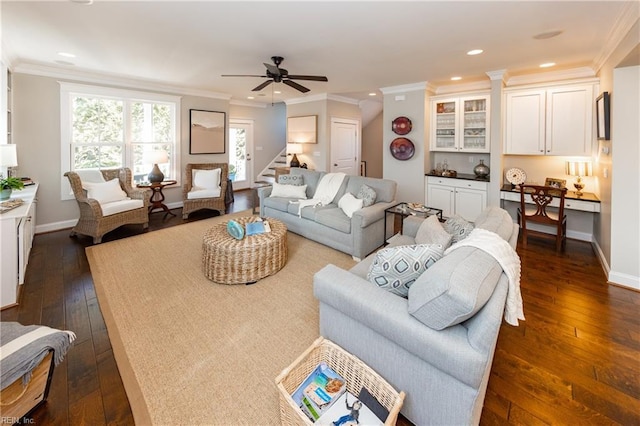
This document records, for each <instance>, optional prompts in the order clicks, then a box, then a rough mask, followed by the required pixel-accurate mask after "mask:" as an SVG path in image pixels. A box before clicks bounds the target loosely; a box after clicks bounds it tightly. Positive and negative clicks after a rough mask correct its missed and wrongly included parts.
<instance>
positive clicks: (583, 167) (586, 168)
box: [567, 161, 593, 197]
mask: <svg viewBox="0 0 640 426" xmlns="http://www.w3.org/2000/svg"><path fill="white" fill-rule="evenodd" d="M567 174H568V175H569V176H577V177H578V179H577V180H576V181H575V182H574V183H573V186H575V188H576V195H577V196H578V197H579V196H581V195H582V190H583V189H584V182H582V178H583V177H584V176H592V175H593V170H592V169H591V161H567Z"/></svg>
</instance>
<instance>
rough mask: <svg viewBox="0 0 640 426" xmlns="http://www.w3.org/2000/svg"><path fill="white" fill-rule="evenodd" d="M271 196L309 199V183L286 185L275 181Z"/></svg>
mask: <svg viewBox="0 0 640 426" xmlns="http://www.w3.org/2000/svg"><path fill="white" fill-rule="evenodd" d="M269 197H284V198H296V199H298V200H306V199H307V185H285V184H282V183H277V182H274V184H273V189H271V195H269Z"/></svg>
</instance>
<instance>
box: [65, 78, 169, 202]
mask: <svg viewBox="0 0 640 426" xmlns="http://www.w3.org/2000/svg"><path fill="white" fill-rule="evenodd" d="M60 115H61V121H60V123H61V125H60V127H61V144H62V146H61V152H62V170H63V171H67V170H82V169H106V168H117V167H128V168H130V169H131V171H132V173H133V178H134V181H135V182H142V181H144V180H146V177H147V174H148V173H149V171H151V168H152V167H153V164H151V163H150V159H151V157H152V153H154V152H156V151H165V152H166V153H167V154H168V156H169V162H168V163H166V164H158V167H160V169H161V170H162V173H164V175H165V179H176V180H178V179H179V174H180V173H179V165H180V161H179V152H180V144H179V138H178V129H179V128H180V126H179V117H180V98H179V97H177V96H168V95H159V94H156V93H144V92H135V91H130V90H124V89H112V88H107V87H99V86H87V85H79V84H69V83H60ZM62 182H63V185H62V198H63V199H72V198H73V195H72V194H71V189H70V187H69V184H68V182H67V179H66V178H64V177H63V181H62Z"/></svg>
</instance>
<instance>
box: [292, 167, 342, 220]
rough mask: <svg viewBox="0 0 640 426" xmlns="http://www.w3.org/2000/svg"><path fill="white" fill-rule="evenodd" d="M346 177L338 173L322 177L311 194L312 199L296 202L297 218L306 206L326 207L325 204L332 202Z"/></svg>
mask: <svg viewBox="0 0 640 426" xmlns="http://www.w3.org/2000/svg"><path fill="white" fill-rule="evenodd" d="M346 176H347V175H346V174H344V173H342V172H339V173H327V174H326V175H324V176H322V179H320V182H319V183H318V187H317V188H316V193H315V194H313V198H311V199H309V200H298V201H296V203H298V216H302V209H303V208H304V207H307V206H313V207H315V206H317V205H322V206H326V205H327V204H329V203H331V201H333V199H334V197H335V196H336V194H337V193H338V190H339V189H340V186H341V185H342V181H344V178H345V177H346Z"/></svg>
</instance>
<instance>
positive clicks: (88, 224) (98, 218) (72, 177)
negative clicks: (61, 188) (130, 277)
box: [64, 168, 149, 244]
mask: <svg viewBox="0 0 640 426" xmlns="http://www.w3.org/2000/svg"><path fill="white" fill-rule="evenodd" d="M100 172H101V173H102V176H103V177H104V180H105V181H109V180H113V179H116V178H118V179H119V180H120V187H121V188H122V190H123V191H124V192H126V193H127V196H128V197H129V198H131V199H136V200H142V201H143V206H142V207H139V208H135V209H132V210H126V211H122V212H119V213H115V214H112V215H108V216H103V213H102V208H101V207H100V203H99V202H98V201H96V200H94V199H92V198H87V191H85V190H84V189H82V181H81V179H80V176H79V175H78V174H77V173H75V172H67V173H65V174H64V175H65V176H66V177H67V178H68V179H69V183H71V189H72V190H73V195H74V196H75V197H76V201H77V202H78V207H79V208H80V219H78V223H77V224H76V226H74V227H73V229H72V230H71V236H72V237H74V236H76V235H77V234H83V235H88V236H91V237H93V243H94V244H100V243H101V242H102V237H103V236H104V234H106V233H107V232H110V231H113V230H114V229H116V228H119V227H120V226H122V225H128V224H142V228H143V229H147V228H148V227H149V210H148V209H149V191H145V190H139V189H135V188H133V187H132V186H131V182H132V175H131V170H130V169H128V168H121V169H109V170H101V171H100Z"/></svg>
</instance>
